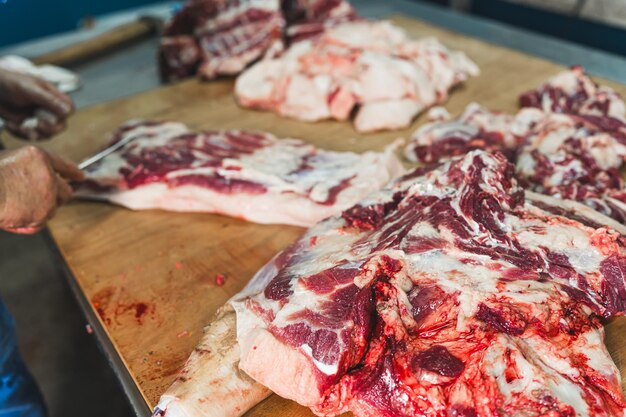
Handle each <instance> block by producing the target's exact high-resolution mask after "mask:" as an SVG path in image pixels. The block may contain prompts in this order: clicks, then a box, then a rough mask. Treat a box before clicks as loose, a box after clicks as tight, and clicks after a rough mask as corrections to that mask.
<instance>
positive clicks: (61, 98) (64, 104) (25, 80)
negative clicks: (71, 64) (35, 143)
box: [0, 69, 74, 140]
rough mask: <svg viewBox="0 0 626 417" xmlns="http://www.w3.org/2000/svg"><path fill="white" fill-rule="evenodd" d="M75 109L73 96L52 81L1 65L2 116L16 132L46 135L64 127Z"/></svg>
mask: <svg viewBox="0 0 626 417" xmlns="http://www.w3.org/2000/svg"><path fill="white" fill-rule="evenodd" d="M73 111H74V105H73V103H72V99H71V98H69V97H68V96H67V95H65V94H63V93H62V92H60V91H59V90H58V89H57V88H56V87H55V86H53V85H52V84H50V83H49V82H47V81H45V80H43V79H41V78H37V77H33V76H32V75H27V74H22V73H19V72H14V71H8V70H5V69H0V118H2V119H4V122H5V125H6V128H7V129H8V130H9V131H10V132H11V133H13V134H14V135H15V136H17V137H20V138H23V139H29V140H40V139H47V138H49V137H51V136H53V135H55V134H57V133H59V132H61V131H62V130H63V129H65V125H66V120H67V117H68V116H69V115H70V114H71V113H72V112H73ZM25 121H26V122H25Z"/></svg>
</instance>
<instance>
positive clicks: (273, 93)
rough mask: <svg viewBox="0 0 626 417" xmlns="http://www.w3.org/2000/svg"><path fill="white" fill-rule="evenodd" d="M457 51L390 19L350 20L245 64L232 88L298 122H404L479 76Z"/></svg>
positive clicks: (369, 127) (243, 98) (368, 125)
mask: <svg viewBox="0 0 626 417" xmlns="http://www.w3.org/2000/svg"><path fill="white" fill-rule="evenodd" d="M477 74H478V68H477V67H476V65H475V64H474V63H473V62H472V61H470V60H469V59H468V58H467V57H466V56H465V54H463V53H462V52H453V51H450V50H448V49H447V48H446V47H444V46H443V45H442V44H441V43H439V41H437V40H436V39H434V38H424V39H420V40H412V39H409V38H408V37H407V35H406V34H405V33H404V31H402V29H400V28H398V27H397V26H394V25H393V24H391V23H390V22H386V21H377V22H365V21H357V22H349V23H344V24H341V25H338V26H335V27H333V28H331V29H328V30H327V31H325V32H324V33H323V34H322V35H321V36H319V37H317V38H315V39H313V40H306V41H302V42H298V43H297V44H295V45H293V46H292V47H291V48H290V49H289V50H287V51H286V52H285V53H284V54H282V55H280V56H278V57H276V58H266V59H263V60H261V61H259V62H258V63H256V64H254V65H253V66H252V67H251V68H249V69H248V70H246V71H244V72H243V73H242V74H241V75H240V76H239V78H238V79H237V83H236V86H235V95H236V96H237V99H238V101H239V103H240V104H241V105H242V106H244V107H251V108H257V109H265V110H272V111H275V112H277V113H279V114H281V115H283V116H287V117H292V118H295V119H299V120H304V121H317V120H323V119H336V120H347V119H348V118H349V117H350V115H351V114H352V112H353V111H354V110H355V109H357V113H356V117H355V126H356V129H357V130H358V131H360V132H370V131H375V130H381V129H398V128H403V127H406V126H408V125H409V124H410V123H411V122H412V120H413V118H414V117H415V116H416V115H417V114H418V113H420V112H421V111H423V110H424V109H426V108H428V107H430V106H432V105H433V104H436V103H441V102H443V101H444V100H445V99H446V98H447V96H448V91H449V90H450V89H451V88H452V87H453V86H455V85H457V84H459V83H460V82H462V81H464V80H466V79H467V77H468V75H477Z"/></svg>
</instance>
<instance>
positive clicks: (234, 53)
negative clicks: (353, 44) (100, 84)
mask: <svg viewBox="0 0 626 417" xmlns="http://www.w3.org/2000/svg"><path fill="white" fill-rule="evenodd" d="M355 18H356V13H355V11H354V9H353V8H352V6H350V4H349V3H348V2H346V1H344V0H190V1H189V2H187V3H186V4H185V6H184V7H183V9H182V10H181V11H180V12H179V13H178V14H176V15H175V16H174V18H173V19H172V20H171V22H169V24H168V25H167V27H166V28H165V31H164V36H163V38H162V39H161V45H160V49H159V67H160V71H161V77H162V78H163V79H164V80H166V81H175V80H179V79H182V78H185V77H188V76H191V75H195V74H196V73H197V74H199V75H201V76H202V77H203V78H205V79H212V78H215V77H217V76H219V75H233V74H237V73H239V72H241V71H242V70H243V69H244V68H245V67H246V66H247V65H248V64H250V63H251V62H253V61H255V60H257V59H259V58H260V57H262V56H263V55H265V54H269V55H274V54H276V53H278V52H280V51H282V50H283V48H284V40H285V39H286V40H287V42H288V44H289V43H291V42H294V41H297V40H298V39H303V38H307V37H312V36H316V35H317V34H319V33H320V32H322V31H323V30H324V29H325V28H327V27H331V26H333V25H336V24H338V23H340V22H344V21H347V20H352V19H355Z"/></svg>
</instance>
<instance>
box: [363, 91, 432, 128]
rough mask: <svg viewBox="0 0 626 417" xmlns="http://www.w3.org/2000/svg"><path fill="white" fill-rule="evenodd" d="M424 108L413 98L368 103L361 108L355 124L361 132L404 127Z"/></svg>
mask: <svg viewBox="0 0 626 417" xmlns="http://www.w3.org/2000/svg"><path fill="white" fill-rule="evenodd" d="M422 109H423V106H422V105H421V104H420V103H418V102H417V101H416V100H412V99H402V100H389V101H377V102H373V103H366V104H364V105H363V106H361V108H360V109H359V112H358V114H357V116H356V119H355V120H354V124H355V126H356V130H358V131H359V132H374V131H377V130H382V129H402V128H404V127H407V126H408V125H410V124H411V121H412V120H413V118H414V117H415V115H417V114H418V113H419V112H420V111H422Z"/></svg>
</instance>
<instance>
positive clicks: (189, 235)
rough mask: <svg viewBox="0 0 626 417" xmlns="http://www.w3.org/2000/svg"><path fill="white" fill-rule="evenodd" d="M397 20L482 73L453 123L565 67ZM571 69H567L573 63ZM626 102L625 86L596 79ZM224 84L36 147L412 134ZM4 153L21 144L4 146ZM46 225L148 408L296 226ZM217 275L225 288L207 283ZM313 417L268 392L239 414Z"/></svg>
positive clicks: (87, 218)
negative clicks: (194, 136)
mask: <svg viewBox="0 0 626 417" xmlns="http://www.w3.org/2000/svg"><path fill="white" fill-rule="evenodd" d="M394 20H395V21H396V22H397V23H399V24H400V25H402V26H403V27H405V28H406V30H407V31H408V32H409V33H410V35H412V36H413V37H422V36H428V35H433V36H437V37H438V38H439V39H440V40H441V41H443V42H444V43H445V44H446V45H447V46H449V47H451V48H454V49H461V50H464V51H465V52H466V53H467V54H468V55H469V56H470V57H471V58H472V59H473V60H474V61H475V62H476V63H477V64H478V65H479V66H480V68H481V71H482V73H481V75H480V76H479V77H476V78H472V79H470V80H469V81H468V82H467V83H466V84H465V85H463V86H460V87H459V88H457V89H456V90H455V91H454V92H453V93H452V94H451V97H450V99H449V100H448V102H447V103H446V106H447V108H448V109H449V110H450V112H451V113H452V114H454V115H456V114H458V113H460V112H461V111H462V110H463V109H464V107H465V105H467V104H468V103H470V102H472V101H477V102H480V103H481V104H483V105H485V106H487V107H488V108H490V109H497V110H502V111H509V112H514V111H515V110H516V109H517V96H518V95H519V94H520V93H521V92H523V91H525V90H527V89H530V88H533V87H536V86H538V85H539V84H540V83H542V82H543V81H544V80H545V79H546V78H547V77H549V76H551V75H553V74H555V73H556V72H557V71H559V70H561V69H562V67H560V66H558V65H556V64H553V63H550V62H547V61H544V60H541V59H537V58H534V57H531V56H528V55H525V54H521V53H518V52H514V51H511V50H508V49H505V48H501V47H497V46H494V45H490V44H488V43H485V42H483V41H479V40H476V39H472V38H467V37H464V36H461V35H458V34H455V33H452V32H449V31H446V30H442V29H439V28H436V27H434V26H430V25H428V24H425V23H422V22H419V21H415V20H409V19H405V18H401V17H397V18H394ZM572 64H574V62H573V63H572ZM598 81H599V82H602V83H605V84H608V85H610V86H612V87H614V88H616V89H617V90H618V91H619V92H621V93H622V94H624V95H626V87H625V86H622V85H617V84H615V83H611V82H607V81H604V80H598ZM232 86H233V83H232V80H221V81H216V82H211V83H200V82H198V81H195V80H192V81H186V82H183V83H181V84H178V85H174V86H168V87H164V88H161V89H157V90H154V91H150V92H147V93H145V94H140V95H137V96H133V97H130V98H127V99H123V100H118V101H115V102H110V103H105V104H101V105H98V106H94V107H91V108H87V109H85V110H82V111H80V112H78V114H76V115H75V116H74V117H73V118H72V119H71V121H70V127H69V129H68V130H67V132H65V133H64V134H63V135H61V136H60V137H58V138H56V139H54V140H53V141H51V142H50V143H48V144H46V145H44V146H45V147H47V148H50V149H53V150H56V151H58V152H60V153H62V154H64V155H67V156H69V157H70V158H73V159H74V160H76V161H79V160H80V159H82V158H85V157H87V156H89V155H90V154H91V153H93V152H95V151H96V150H97V149H98V148H100V147H101V146H102V145H103V144H105V143H106V141H107V138H108V135H109V134H110V133H111V132H112V131H113V130H115V128H116V127H117V126H118V125H119V124H120V123H122V122H124V121H125V120H127V119H130V118H151V119H157V120H176V121H181V122H184V123H187V124H188V125H189V126H191V127H192V128H194V129H219V128H245V129H259V130H266V131H269V132H272V133H274V134H276V135H278V136H281V137H287V136H292V137H298V138H302V139H304V140H307V141H309V142H311V143H313V144H315V145H318V146H320V147H324V148H328V149H334V150H353V151H357V152H360V151H365V150H370V149H382V148H383V147H384V145H385V144H387V143H389V142H391V141H392V140H394V139H396V138H398V137H406V136H408V135H409V134H410V133H412V132H413V130H414V129H415V127H416V126H418V125H419V124H420V123H423V122H424V121H425V119H426V118H425V117H424V116H422V117H421V118H420V119H419V120H418V121H416V122H415V123H414V125H413V126H411V127H410V128H409V129H406V130H403V131H396V132H385V133H376V134H368V135H359V134H357V133H356V131H355V130H354V129H353V128H352V126H351V124H350V123H339V122H322V123H315V124H307V123H301V122H296V121H293V120H287V119H284V118H280V117H278V116H275V115H273V114H270V113H263V112H256V111H251V110H243V109H240V108H238V107H237V105H236V103H235V101H234V99H233V95H232ZM8 142H10V143H9V145H10V146H16V145H17V144H18V142H16V141H13V140H9V141H8ZM50 229H51V231H52V234H53V236H54V239H55V240H56V243H57V244H58V246H59V248H60V250H61V252H62V254H63V256H64V257H65V259H66V260H67V263H68V264H69V266H70V268H71V270H72V272H73V274H74V277H75V279H76V280H77V282H78V284H79V285H80V287H81V288H82V290H83V291H84V293H85V295H86V297H87V298H88V299H89V300H91V302H92V304H93V306H94V308H95V309H96V310H97V311H98V312H99V314H100V319H101V320H102V323H103V325H104V326H105V328H106V330H107V333H108V335H109V337H110V338H111V340H112V342H113V344H114V345H115V347H116V349H117V351H118V352H119V355H120V356H121V358H122V359H123V361H124V363H125V364H126V366H127V367H128V369H129V371H130V373H131V375H132V376H133V378H134V379H135V381H136V383H137V384H138V386H139V388H140V390H141V392H142V393H143V395H144V397H145V400H146V401H147V403H148V404H149V405H150V406H151V407H152V406H154V405H155V403H156V401H157V400H158V398H159V395H160V394H161V393H162V392H163V391H164V390H165V389H166V388H167V386H168V385H169V384H170V383H171V382H172V380H173V378H174V377H175V375H176V373H177V371H178V369H179V368H180V367H181V366H182V364H183V362H184V361H185V359H186V358H187V357H188V355H189V354H190V352H191V351H192V349H193V347H194V346H195V345H196V343H197V342H198V340H199V339H200V337H201V333H202V328H203V327H204V326H205V325H206V324H207V320H208V319H209V318H210V317H211V316H212V314H213V313H214V312H215V310H216V309H217V308H218V307H219V306H220V305H222V304H223V303H224V302H225V301H226V300H227V299H228V298H229V297H230V296H232V295H233V294H235V293H236V292H237V291H239V290H240V289H241V288H242V287H243V286H244V285H245V284H246V282H247V281H248V280H249V279H250V278H251V277H252V276H253V274H254V273H255V272H256V271H257V270H258V269H259V268H260V267H261V266H262V265H263V264H265V263H266V262H267V261H268V260H269V259H270V258H271V257H272V256H273V255H274V254H276V252H278V251H279V250H281V249H282V248H284V247H285V246H286V245H288V244H289V243H290V242H292V241H293V240H295V239H296V238H297V237H298V236H299V235H300V234H301V233H302V231H303V230H302V229H299V228H296V227H287V226H276V225H274V226H268V225H257V224H252V223H246V222H244V221H240V220H237V219H232V218H228V217H224V216H219V215H210V214H185V213H166V212H161V211H143V212H132V211H130V210H126V209H123V208H118V207H114V206H110V205H107V204H99V203H87V202H73V203H71V204H69V205H68V206H66V207H63V208H61V209H60V210H59V212H58V214H57V216H56V218H55V219H54V220H53V221H52V222H51V224H50ZM216 274H223V275H224V276H225V277H226V281H225V283H224V285H223V286H218V285H217V284H216V280H215V277H216ZM625 335H626V319H618V320H614V321H613V322H612V323H610V324H609V325H608V327H607V344H608V347H609V350H610V352H611V354H612V356H613V358H614V359H615V361H616V362H617V364H618V366H619V368H620V369H621V370H622V372H624V370H625V368H624V366H625V365H626V343H625V340H626V339H625V337H626V336H625ZM270 415H271V416H275V417H281V416H285V417H286V416H290V417H300V416H310V415H312V414H311V413H310V412H309V411H308V410H306V409H304V408H302V407H300V406H298V405H297V404H295V403H292V402H290V401H287V400H283V399H281V398H279V397H277V396H276V395H274V396H272V397H270V398H268V399H267V400H266V401H264V402H263V403H261V404H259V405H258V406H257V407H255V408H254V409H253V410H251V411H250V412H249V413H248V416H255V417H256V416H270Z"/></svg>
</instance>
